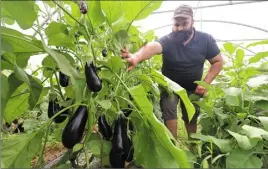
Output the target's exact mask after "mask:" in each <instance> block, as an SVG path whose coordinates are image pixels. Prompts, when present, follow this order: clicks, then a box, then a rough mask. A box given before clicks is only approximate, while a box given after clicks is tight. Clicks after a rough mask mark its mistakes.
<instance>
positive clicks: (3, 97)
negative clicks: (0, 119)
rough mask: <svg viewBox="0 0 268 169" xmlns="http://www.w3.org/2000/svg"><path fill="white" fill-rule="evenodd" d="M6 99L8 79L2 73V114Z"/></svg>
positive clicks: (7, 95) (7, 96)
mask: <svg viewBox="0 0 268 169" xmlns="http://www.w3.org/2000/svg"><path fill="white" fill-rule="evenodd" d="M8 98H9V85H8V78H7V77H6V76H5V75H4V74H3V73H1V112H2V113H3V112H4V110H5V107H6V104H7V101H8ZM2 115H3V114H2Z"/></svg>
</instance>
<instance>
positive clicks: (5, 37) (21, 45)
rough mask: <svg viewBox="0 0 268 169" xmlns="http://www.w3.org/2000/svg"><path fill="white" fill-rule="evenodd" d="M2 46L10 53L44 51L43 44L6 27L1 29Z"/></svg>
mask: <svg viewBox="0 0 268 169" xmlns="http://www.w3.org/2000/svg"><path fill="white" fill-rule="evenodd" d="M5 2H6V1H5ZM1 46H2V48H3V49H4V50H5V51H9V52H32V53H34V52H43V51H44V50H43V47H42V44H41V42H40V41H39V40H37V39H36V38H35V37H32V36H28V35H24V34H22V33H20V32H19V31H16V30H14V29H10V28H7V27H4V26H2V27H1Z"/></svg>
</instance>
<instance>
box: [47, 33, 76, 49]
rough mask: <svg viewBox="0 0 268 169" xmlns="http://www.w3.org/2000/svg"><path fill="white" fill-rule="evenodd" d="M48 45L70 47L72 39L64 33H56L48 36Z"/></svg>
mask: <svg viewBox="0 0 268 169" xmlns="http://www.w3.org/2000/svg"><path fill="white" fill-rule="evenodd" d="M48 45H55V46H63V47H72V46H73V45H74V41H73V39H72V38H71V37H69V36H67V35H66V34H64V33H58V34H55V35H52V36H50V37H49V38H48Z"/></svg>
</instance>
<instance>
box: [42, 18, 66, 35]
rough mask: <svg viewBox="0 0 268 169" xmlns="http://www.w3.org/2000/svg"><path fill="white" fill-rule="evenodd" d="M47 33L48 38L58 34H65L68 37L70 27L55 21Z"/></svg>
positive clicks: (49, 26) (46, 30)
mask: <svg viewBox="0 0 268 169" xmlns="http://www.w3.org/2000/svg"><path fill="white" fill-rule="evenodd" d="M45 33H46V36H47V37H51V36H53V35H55V34H58V33H64V34H65V35H68V26H67V25H65V24H64V23H58V22H54V21H53V22H51V23H50V24H49V25H48V27H47V28H46V29H45Z"/></svg>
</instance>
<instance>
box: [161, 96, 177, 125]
mask: <svg viewBox="0 0 268 169" xmlns="http://www.w3.org/2000/svg"><path fill="white" fill-rule="evenodd" d="M177 105H178V97H177V96H176V95H172V96H170V95H168V94H167V93H162V95H161V98H160V108H161V112H162V118H163V120H164V121H168V120H177V119H178V117H177Z"/></svg>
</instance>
